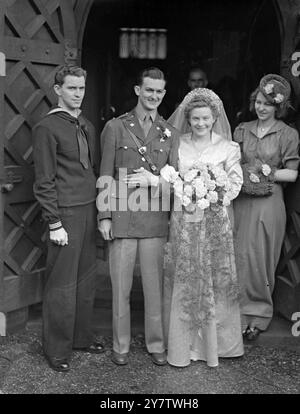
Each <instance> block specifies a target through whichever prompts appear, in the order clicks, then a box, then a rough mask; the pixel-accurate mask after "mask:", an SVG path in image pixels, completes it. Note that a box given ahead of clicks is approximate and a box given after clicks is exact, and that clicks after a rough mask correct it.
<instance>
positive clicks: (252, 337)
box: [246, 327, 262, 341]
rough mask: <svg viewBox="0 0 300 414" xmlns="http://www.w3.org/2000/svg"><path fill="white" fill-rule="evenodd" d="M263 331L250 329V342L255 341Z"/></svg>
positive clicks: (248, 336) (248, 338)
mask: <svg viewBox="0 0 300 414" xmlns="http://www.w3.org/2000/svg"><path fill="white" fill-rule="evenodd" d="M261 332H262V331H261V330H260V329H259V328H256V327H254V328H249V329H248V333H247V335H246V338H247V340H248V341H255V340H256V339H257V338H258V337H259V335H260V333H261Z"/></svg>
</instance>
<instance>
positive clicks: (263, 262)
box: [234, 120, 299, 331]
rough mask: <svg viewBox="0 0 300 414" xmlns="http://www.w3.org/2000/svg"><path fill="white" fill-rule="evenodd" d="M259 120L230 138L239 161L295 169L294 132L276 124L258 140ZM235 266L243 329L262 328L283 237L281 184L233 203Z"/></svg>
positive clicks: (270, 305)
mask: <svg viewBox="0 0 300 414" xmlns="http://www.w3.org/2000/svg"><path fill="white" fill-rule="evenodd" d="M256 130H257V121H251V122H246V123H243V124H240V125H239V126H238V127H237V128H236V130H235V133H234V140H235V141H236V142H238V143H240V145H241V149H242V159H243V162H247V163H253V162H254V161H255V159H258V160H260V161H261V162H263V163H266V164H268V165H269V166H271V167H275V168H277V169H282V168H290V169H295V170H296V169H297V168H298V163H299V156H298V142H299V139H298V132H297V131H296V130H295V129H293V128H291V127H289V126H288V125H286V124H285V123H284V122H282V121H279V120H278V121H276V123H275V124H274V125H273V126H272V128H271V129H270V130H269V131H268V133H267V134H266V135H265V136H263V137H262V138H258V137H257V135H256ZM234 214H235V246H236V265H237V271H238V276H239V281H240V284H241V286H242V287H243V297H242V303H241V310H242V326H243V329H245V328H246V327H247V326H251V327H257V328H259V329H260V330H263V331H264V330H266V329H267V327H268V325H269V323H270V321H271V318H272V315H273V302H272V293H273V289H274V283H275V270H276V266H277V264H278V261H279V257H280V251H281V246H282V242H283V238H284V233H285V224H286V212H285V205H284V200H283V190H282V185H281V184H279V183H275V184H274V190H273V194H272V195H270V196H263V197H256V196H249V195H247V194H244V193H240V195H239V196H238V198H237V199H236V200H235V201H234Z"/></svg>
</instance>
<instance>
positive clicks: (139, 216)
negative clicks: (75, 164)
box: [97, 110, 179, 238]
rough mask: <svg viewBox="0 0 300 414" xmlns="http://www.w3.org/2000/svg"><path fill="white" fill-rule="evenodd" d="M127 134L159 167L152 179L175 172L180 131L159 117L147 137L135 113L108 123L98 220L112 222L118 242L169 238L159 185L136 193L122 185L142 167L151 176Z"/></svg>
mask: <svg viewBox="0 0 300 414" xmlns="http://www.w3.org/2000/svg"><path fill="white" fill-rule="evenodd" d="M129 131H131V133H132V134H134V135H135V136H136V137H137V138H138V141H139V143H140V145H142V146H143V147H146V150H147V154H149V155H150V158H151V160H152V161H153V163H154V164H155V166H156V167H157V171H155V172H154V174H156V175H159V172H160V169H161V168H162V167H163V166H164V165H166V164H169V165H173V166H174V167H176V168H177V159H178V143H179V131H177V130H176V129H175V128H173V127H172V126H171V125H170V124H168V123H167V121H165V120H164V119H163V118H162V117H161V116H160V115H158V114H157V116H156V118H155V120H154V122H153V124H152V126H151V129H150V131H149V133H148V135H147V137H145V135H144V132H143V130H142V128H141V126H140V123H139V120H138V118H137V116H136V113H135V111H134V110H133V111H131V112H129V113H126V114H125V115H122V116H120V117H119V118H115V119H112V120H110V121H109V122H108V123H107V124H106V125H105V127H104V130H103V132H102V135H101V148H102V160H101V167H100V177H99V180H98V188H99V195H98V199H97V207H98V210H99V215H98V219H100V220H101V219H105V218H111V219H112V231H113V236H114V237H115V238H147V237H164V236H166V235H167V234H168V218H169V210H170V206H169V205H168V200H169V196H168V192H167V193H165V192H164V191H165V190H164V189H162V188H161V185H160V186H159V187H149V188H137V189H136V188H128V187H127V185H126V184H124V183H123V182H122V177H123V176H124V175H126V174H131V173H133V172H134V170H135V169H138V168H140V167H144V168H145V169H147V170H149V171H151V168H150V165H149V164H148V162H147V161H146V160H145V158H144V157H143V155H141V154H140V153H139V151H138V147H137V145H136V143H135V142H134V140H133V139H132V136H131V133H130V132H129ZM151 172H152V173H153V171H151ZM107 183H110V184H107ZM164 194H166V197H164ZM162 199H164V200H165V202H164V203H163V202H162ZM153 210H155V211H153Z"/></svg>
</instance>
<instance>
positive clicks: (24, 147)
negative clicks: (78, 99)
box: [0, 0, 77, 312]
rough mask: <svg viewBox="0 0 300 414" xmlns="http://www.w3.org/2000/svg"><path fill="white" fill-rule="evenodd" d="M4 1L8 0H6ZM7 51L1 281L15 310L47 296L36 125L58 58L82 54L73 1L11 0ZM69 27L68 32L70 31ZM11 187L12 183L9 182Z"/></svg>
mask: <svg viewBox="0 0 300 414" xmlns="http://www.w3.org/2000/svg"><path fill="white" fill-rule="evenodd" d="M1 1H3V0H1ZM4 3H5V6H4V10H3V13H4V17H3V16H2V17H3V19H2V20H3V21H4V29H3V32H2V35H1V34H0V45H3V46H2V48H3V49H4V50H1V51H3V52H4V53H5V56H6V77H5V85H4V93H3V103H1V104H3V105H4V110H3V117H4V131H3V137H1V138H2V143H1V144H2V151H4V166H3V169H4V174H2V176H3V177H4V179H3V181H4V182H6V183H10V184H12V185H13V187H12V186H10V187H7V188H8V190H11V191H7V192H5V194H2V200H3V203H4V217H3V218H2V219H3V220H4V222H3V223H2V224H3V232H4V246H3V249H2V250H3V257H2V258H1V259H2V260H3V271H2V275H0V278H2V283H1V286H4V290H5V294H4V299H3V300H2V301H4V303H1V302H0V311H2V312H3V311H4V312H7V311H10V310H13V309H17V308H19V307H21V306H26V305H29V304H31V303H34V302H37V301H39V300H40V299H41V286H42V275H43V270H44V265H45V253H46V247H45V241H46V233H45V227H44V225H43V222H42V220H41V214H40V209H39V206H38V204H37V202H36V201H35V199H34V195H33V191H32V186H33V180H34V171H33V159H32V137H31V129H32V127H33V125H34V124H35V123H36V122H38V121H39V119H40V118H41V116H43V115H44V114H45V113H46V112H47V111H48V110H49V108H50V107H51V106H52V105H53V104H54V103H55V102H56V98H55V95H54V93H53V91H52V82H53V74H54V72H55V70H56V68H57V66H58V65H60V64H64V63H66V62H67V61H68V60H72V59H75V58H76V53H77V52H76V48H74V45H75V44H76V31H75V23H74V15H73V9H72V7H73V6H74V4H73V3H74V2H72V1H68V0H5V1H4ZM66 33H67V36H68V37H67V38H66ZM4 190H5V189H4Z"/></svg>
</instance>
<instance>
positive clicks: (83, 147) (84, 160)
mask: <svg viewBox="0 0 300 414" xmlns="http://www.w3.org/2000/svg"><path fill="white" fill-rule="evenodd" d="M76 135H77V141H78V148H79V160H80V162H81V164H82V166H83V168H85V169H86V170H87V169H88V168H89V146H88V143H87V139H86V132H85V126H84V125H81V124H80V122H78V123H77V128H76Z"/></svg>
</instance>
